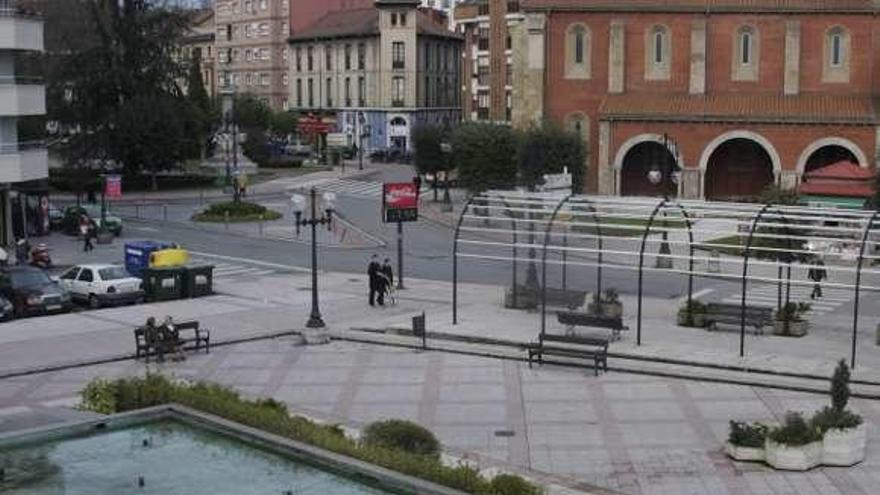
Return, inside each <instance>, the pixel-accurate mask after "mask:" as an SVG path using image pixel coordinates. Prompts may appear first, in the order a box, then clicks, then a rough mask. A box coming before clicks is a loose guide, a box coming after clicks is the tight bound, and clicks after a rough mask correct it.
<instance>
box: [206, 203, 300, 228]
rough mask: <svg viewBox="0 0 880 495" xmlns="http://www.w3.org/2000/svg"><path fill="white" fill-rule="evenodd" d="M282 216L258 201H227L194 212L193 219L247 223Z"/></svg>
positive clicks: (275, 218)
mask: <svg viewBox="0 0 880 495" xmlns="http://www.w3.org/2000/svg"><path fill="white" fill-rule="evenodd" d="M282 216H283V215H281V213H278V212H277V211H274V210H270V209H268V208H266V207H265V206H263V205H258V204H256V203H248V202H246V201H241V202H239V203H236V202H233V201H227V202H225V203H215V204H212V205H211V206H209V207H208V208H207V209H205V210H204V211H200V212H198V213H196V214H194V215H193V216H192V220H193V221H196V222H225V221H226V220H227V219H228V220H229V221H230V222H235V223H245V222H259V221H261V220H264V221H265V220H278V219H279V218H281V217H282Z"/></svg>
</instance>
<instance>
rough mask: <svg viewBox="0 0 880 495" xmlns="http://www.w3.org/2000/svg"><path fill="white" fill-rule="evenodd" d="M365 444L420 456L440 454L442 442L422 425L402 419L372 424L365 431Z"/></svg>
mask: <svg viewBox="0 0 880 495" xmlns="http://www.w3.org/2000/svg"><path fill="white" fill-rule="evenodd" d="M363 442H364V443H366V444H369V445H378V446H382V447H388V448H396V449H400V450H405V451H406V452H410V453H413V454H419V455H427V456H437V455H439V454H440V442H439V441H438V440H437V438H436V437H435V436H434V434H433V433H431V432H430V431H428V430H427V429H425V428H423V427H422V426H420V425H417V424H415V423H413V422H411V421H404V420H402V419H389V420H385V421H375V422H373V423H370V425H369V426H367V428H366V429H365V430H364V435H363Z"/></svg>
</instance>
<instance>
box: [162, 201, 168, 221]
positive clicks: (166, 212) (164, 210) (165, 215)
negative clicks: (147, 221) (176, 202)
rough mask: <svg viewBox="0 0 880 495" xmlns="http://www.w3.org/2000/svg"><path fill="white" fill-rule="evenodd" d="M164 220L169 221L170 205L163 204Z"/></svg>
mask: <svg viewBox="0 0 880 495" xmlns="http://www.w3.org/2000/svg"><path fill="white" fill-rule="evenodd" d="M162 221H163V222H167V221H168V205H162Z"/></svg>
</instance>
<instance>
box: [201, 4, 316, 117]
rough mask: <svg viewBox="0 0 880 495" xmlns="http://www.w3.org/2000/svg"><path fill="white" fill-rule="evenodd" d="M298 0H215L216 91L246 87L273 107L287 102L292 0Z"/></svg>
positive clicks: (245, 88)
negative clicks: (288, 43)
mask: <svg viewBox="0 0 880 495" xmlns="http://www.w3.org/2000/svg"><path fill="white" fill-rule="evenodd" d="M297 1H300V0H216V3H215V5H214V13H215V20H214V24H215V29H216V31H215V32H216V35H215V38H214V39H215V48H214V49H215V50H216V52H217V53H216V56H217V64H216V71H217V73H216V78H217V89H218V91H219V92H223V91H228V90H235V91H237V92H239V93H251V94H253V95H255V96H257V97H258V98H260V99H261V100H263V101H264V102H265V103H266V104H268V105H269V106H270V107H271V108H272V109H273V110H276V111H279V110H286V109H287V107H288V101H287V96H288V93H289V91H288V84H289V81H288V77H289V74H288V64H287V60H288V53H287V52H288V47H287V37H288V36H289V35H290V8H291V3H293V2H297Z"/></svg>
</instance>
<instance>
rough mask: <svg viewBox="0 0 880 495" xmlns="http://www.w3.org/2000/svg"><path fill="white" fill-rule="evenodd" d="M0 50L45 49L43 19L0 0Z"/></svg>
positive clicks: (4, 0)
mask: <svg viewBox="0 0 880 495" xmlns="http://www.w3.org/2000/svg"><path fill="white" fill-rule="evenodd" d="M0 50H32V51H39V52H41V51H43V19H42V18H41V17H39V16H37V15H35V14H30V13H26V12H24V11H22V10H21V9H18V8H17V7H15V5H14V3H13V2H8V1H6V0H0Z"/></svg>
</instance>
